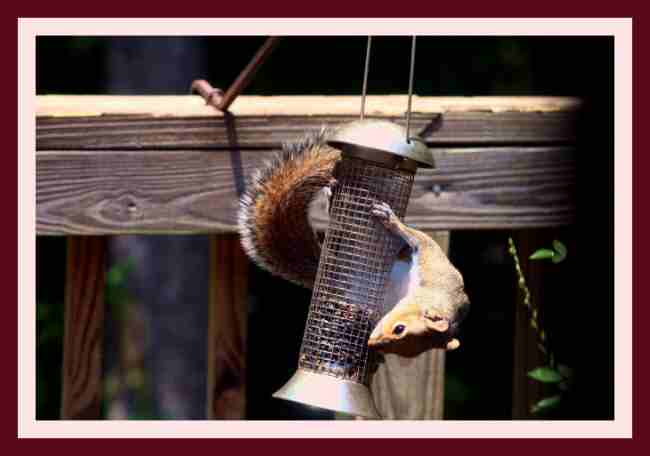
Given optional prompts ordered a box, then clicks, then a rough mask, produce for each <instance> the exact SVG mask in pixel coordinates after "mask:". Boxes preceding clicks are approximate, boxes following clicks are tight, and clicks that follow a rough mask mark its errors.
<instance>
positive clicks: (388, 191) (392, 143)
mask: <svg viewBox="0 0 650 456" xmlns="http://www.w3.org/2000/svg"><path fill="white" fill-rule="evenodd" d="M329 144H330V145H331V146H332V147H335V148H337V149H340V150H341V160H340V161H339V162H338V164H337V167H336V170H335V177H336V179H337V181H338V183H337V185H336V186H335V187H334V190H333V193H332V199H331V202H330V222H329V227H328V230H327V232H326V234H325V240H324V242H323V249H322V252H321V256H320V262H319V266H318V273H317V275H316V281H315V283H314V289H313V294H312V300H311V304H310V308H309V314H308V317H307V325H306V328H305V333H304V336H303V342H302V347H301V350H300V355H299V360H298V370H297V371H296V373H295V374H294V375H293V377H292V378H291V379H290V380H289V381H288V382H287V383H286V384H285V385H284V387H282V388H281V389H280V390H279V391H277V392H276V393H275V394H274V397H277V398H282V399H288V400H292V401H297V402H302V403H305V404H309V405H313V406H317V407H322V408H326V409H329V410H334V411H338V412H343V413H347V414H351V415H358V416H364V417H369V418H378V414H377V411H376V409H375V405H374V403H373V400H372V396H371V394H370V390H369V389H368V386H367V385H368V381H369V375H370V373H371V370H372V364H373V362H372V357H371V356H370V355H371V354H370V353H369V352H368V337H369V336H370V333H371V331H372V329H373V328H374V326H375V324H376V323H377V322H378V321H379V319H380V318H381V317H382V316H383V314H384V313H385V312H387V311H388V310H390V309H386V308H385V306H384V297H383V296H384V288H385V286H386V282H387V279H388V277H389V274H390V270H391V267H392V265H393V262H394V261H395V257H396V256H397V253H398V250H399V248H400V247H401V243H400V240H399V239H398V238H397V237H395V236H394V235H393V234H391V233H389V232H388V231H387V230H386V229H385V228H384V227H383V226H382V225H380V224H379V223H377V221H376V220H375V219H374V218H373V216H372V215H371V213H370V208H371V206H372V204H374V203H376V202H380V201H383V202H386V203H388V204H389V205H390V206H391V207H392V208H393V210H394V212H395V214H396V215H397V216H398V217H400V219H402V218H403V217H404V214H405V213H406V207H407V204H408V200H409V197H410V194H411V188H412V186H413V179H414V177H415V172H416V169H417V167H418V166H424V167H432V166H433V159H432V155H431V153H430V152H429V151H428V149H427V147H426V145H425V144H424V143H423V142H422V141H421V140H419V138H413V137H410V138H409V137H408V136H407V134H406V130H405V129H404V128H403V127H401V126H399V125H397V124H395V123H392V122H388V121H382V120H360V121H356V122H352V123H350V124H348V125H347V126H345V127H343V128H342V129H341V130H339V131H338V132H337V133H336V134H335V136H334V137H333V138H332V139H331V140H330V141H329Z"/></svg>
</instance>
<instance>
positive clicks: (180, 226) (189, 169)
mask: <svg viewBox="0 0 650 456" xmlns="http://www.w3.org/2000/svg"><path fill="white" fill-rule="evenodd" d="M272 153H273V152H272V151H268V150H263V151H260V150H241V151H196V150H175V151H161V150H158V151H104V150H97V151H88V150H85V151H38V152H37V153H36V203H37V233H38V234H39V235H66V234H127V233H131V234H134V233H142V234H150V233H210V232H212V233H214V232H233V231H234V230H235V228H236V211H237V205H238V196H237V195H238V189H241V188H242V186H244V185H246V180H247V176H248V175H249V174H250V172H251V171H252V170H253V169H254V168H255V167H257V166H259V165H260V164H261V163H262V162H263V160H264V159H267V158H269V157H270V156H271V154H272ZM434 155H435V159H436V162H437V166H438V167H437V168H436V169H432V170H423V169H422V170H419V171H418V173H417V177H416V181H415V185H414V189H413V193H412V197H411V202H410V204H409V211H408V213H407V217H406V221H407V223H409V224H411V225H413V226H415V227H417V228H419V229H426V230H450V229H464V228H467V229H475V228H478V229H496V228H529V227H548V226H558V225H564V224H568V223H571V222H572V221H573V219H574V215H575V207H574V199H573V190H574V182H575V162H574V150H573V149H572V148H570V147H476V148H440V149H434ZM314 217H315V219H314V220H315V223H316V225H317V226H318V227H321V228H322V227H324V226H325V223H326V221H327V215H326V213H325V211H324V210H323V207H317V208H316V209H315V213H314Z"/></svg>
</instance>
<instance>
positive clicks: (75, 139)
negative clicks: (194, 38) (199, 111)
mask: <svg viewBox="0 0 650 456" xmlns="http://www.w3.org/2000/svg"><path fill="white" fill-rule="evenodd" d="M439 116H440V117H439ZM367 117H368V118H385V119H389V120H391V121H394V122H396V123H404V118H403V116H401V115H400V116H384V115H375V114H373V113H369V114H367ZM357 118H358V115H346V116H325V115H314V116H282V115H274V116H270V115H269V116H245V117H238V116H234V117H233V119H234V123H235V128H236V132H237V141H238V143H237V146H238V147H242V148H279V147H281V145H282V143H283V142H287V141H292V140H295V139H297V138H299V137H300V136H301V135H303V134H305V133H306V132H308V131H316V130H319V129H320V128H322V127H323V126H324V125H328V126H334V125H337V124H341V123H345V122H350V121H353V120H356V119H357ZM575 121H576V115H575V113H574V112H573V111H560V112H492V111H472V112H449V113H444V114H441V115H439V114H437V113H415V114H414V115H413V119H412V126H413V129H414V131H415V132H417V133H418V134H420V135H421V136H422V137H423V138H424V139H425V140H426V142H427V144H429V145H431V146H435V145H449V144H454V145H471V144H480V145H491V144H495V145H497V144H526V143H528V144H557V143H563V144H564V143H570V142H572V141H574V140H575V130H576V129H575ZM228 130H229V124H228V121H227V119H226V118H224V117H214V116H213V117H178V116H176V117H151V116H142V117H134V116H104V117H73V118H69V117H53V118H38V119H37V121H36V148H37V149H39V150H44V149H58V150H76V149H79V150H81V149H84V150H96V149H99V150H106V149H139V150H141V149H152V150H160V149H228V148H232V147H233V145H232V143H231V138H230V137H229V135H228Z"/></svg>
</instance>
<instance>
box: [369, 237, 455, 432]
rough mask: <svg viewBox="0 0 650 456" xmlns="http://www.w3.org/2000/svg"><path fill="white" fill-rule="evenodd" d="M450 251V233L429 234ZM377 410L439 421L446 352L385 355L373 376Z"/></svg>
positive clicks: (385, 416)
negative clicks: (414, 355) (416, 354)
mask: <svg viewBox="0 0 650 456" xmlns="http://www.w3.org/2000/svg"><path fill="white" fill-rule="evenodd" d="M430 234H431V236H432V237H433V238H434V239H435V240H436V242H438V244H439V245H440V247H441V248H442V249H443V251H444V252H445V253H447V254H448V253H449V232H448V231H446V232H445V231H441V232H437V233H430ZM370 391H371V392H372V396H373V399H374V401H375V405H376V406H377V411H378V412H379V414H380V415H381V417H382V418H383V419H385V420H440V419H442V416H443V411H444V409H443V407H444V391H445V351H444V350H429V351H428V352H425V353H423V354H421V355H420V356H417V357H415V358H404V357H400V356H397V355H394V354H387V355H385V356H384V362H382V363H380V364H379V366H378V369H377V371H376V372H375V373H374V375H373V376H372V378H371V381H370Z"/></svg>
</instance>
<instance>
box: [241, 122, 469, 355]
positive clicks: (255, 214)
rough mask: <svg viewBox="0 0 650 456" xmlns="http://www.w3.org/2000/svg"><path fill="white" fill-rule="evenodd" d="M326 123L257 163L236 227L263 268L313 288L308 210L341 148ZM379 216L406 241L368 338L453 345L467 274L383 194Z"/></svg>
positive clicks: (385, 347)
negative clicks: (332, 142)
mask: <svg viewBox="0 0 650 456" xmlns="http://www.w3.org/2000/svg"><path fill="white" fill-rule="evenodd" d="M333 132H334V130H332V129H327V128H323V129H321V130H320V131H318V132H313V133H309V134H307V135H305V136H304V138H303V139H302V140H299V141H297V142H293V143H285V144H284V145H283V150H282V152H281V153H279V154H277V155H276V156H275V157H274V158H273V159H272V160H271V161H269V162H267V163H266V164H265V165H264V166H262V167H261V168H259V169H257V170H256V171H255V172H254V173H253V174H252V176H251V180H250V184H249V185H248V186H247V188H246V190H245V191H244V192H243V194H242V196H241V198H240V205H239V212H238V229H239V233H240V237H241V243H242V246H243V248H244V251H245V252H246V254H247V255H248V256H249V257H250V258H251V259H252V260H253V262H255V263H256V264H257V265H259V266H260V267H262V268H263V269H265V270H267V271H269V272H270V273H271V274H273V275H276V276H279V277H282V278H284V279H286V280H289V281H291V282H293V283H296V284H298V285H301V286H303V287H307V288H310V289H311V288H312V287H313V284H314V280H315V278H316V271H317V269H318V260H319V256H320V251H321V246H320V241H319V237H318V235H317V234H316V232H315V230H314V229H313V228H312V226H311V225H310V223H309V216H308V211H309V208H310V205H311V203H312V201H313V200H314V199H315V197H316V195H317V194H318V193H319V192H325V193H326V194H327V195H328V196H330V197H331V194H332V193H331V188H332V187H333V186H334V185H335V184H336V179H335V177H334V175H333V173H334V167H335V165H336V163H337V161H338V160H339V158H340V151H339V150H337V149H335V148H333V147H331V146H329V145H328V144H327V138H328V137H330V135H331V134H332V133H333ZM371 214H372V215H373V216H374V217H375V219H376V220H377V222H378V223H381V224H382V225H383V226H384V227H385V228H386V229H387V230H389V231H390V232H392V233H393V234H394V235H396V236H398V237H399V238H401V239H403V240H404V241H405V244H406V246H405V248H404V249H402V251H401V252H400V255H398V258H397V259H396V261H395V263H394V265H393V268H392V271H391V275H390V277H389V279H388V284H387V287H386V294H385V300H386V301H385V303H386V306H385V308H386V309H392V310H389V311H388V313H387V314H386V315H384V316H383V317H382V318H381V319H380V321H379V322H378V323H377V324H376V326H375V327H374V329H373V331H372V332H371V334H370V337H369V339H368V345H369V346H370V347H371V348H374V349H376V350H378V351H380V352H383V353H396V354H398V355H402V356H407V357H413V356H417V355H418V354H420V353H422V352H424V351H427V350H429V349H432V348H439V349H447V350H454V349H456V348H458V346H459V345H460V342H459V340H458V339H457V338H456V336H457V333H458V327H459V324H460V323H461V321H462V320H463V319H464V317H465V315H466V314H467V311H468V309H469V299H468V297H467V294H466V293H465V290H464V284H463V277H462V275H461V274H460V272H459V271H458V270H457V269H456V268H455V267H454V266H453V265H452V264H451V262H450V261H449V259H448V258H447V256H446V255H445V253H444V252H443V251H442V249H441V248H440V246H438V244H437V243H436V242H435V241H434V240H433V239H432V238H431V237H429V236H428V235H427V234H425V233H423V232H421V231H418V230H415V229H413V228H410V227H408V226H406V225H405V224H404V223H402V222H401V221H400V220H399V219H398V217H397V216H396V215H395V214H394V213H393V211H392V209H391V208H390V207H389V206H388V205H387V204H386V203H383V202H381V201H378V202H377V203H376V204H374V205H373V206H372V208H371Z"/></svg>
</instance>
